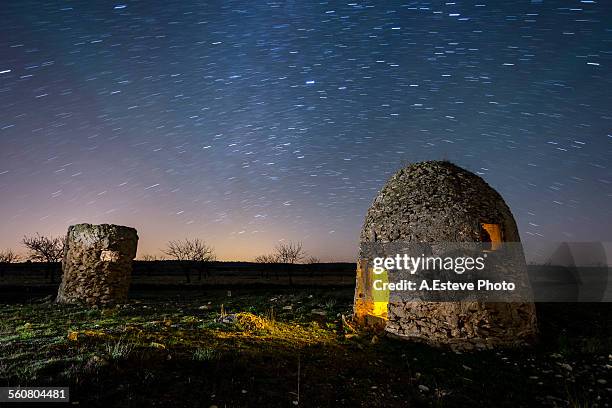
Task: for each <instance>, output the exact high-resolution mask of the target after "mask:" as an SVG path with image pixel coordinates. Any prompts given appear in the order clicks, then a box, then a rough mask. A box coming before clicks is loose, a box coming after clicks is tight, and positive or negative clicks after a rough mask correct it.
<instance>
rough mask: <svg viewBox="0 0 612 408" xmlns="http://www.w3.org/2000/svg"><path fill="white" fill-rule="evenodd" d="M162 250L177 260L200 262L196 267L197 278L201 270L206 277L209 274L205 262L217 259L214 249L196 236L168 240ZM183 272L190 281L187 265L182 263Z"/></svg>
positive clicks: (200, 278) (188, 281) (200, 274)
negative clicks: (193, 237)
mask: <svg viewBox="0 0 612 408" xmlns="http://www.w3.org/2000/svg"><path fill="white" fill-rule="evenodd" d="M163 252H164V254H166V255H168V256H169V257H171V258H172V259H175V260H177V261H192V262H198V263H200V264H201V265H200V267H199V268H198V272H199V277H198V279H199V280H202V271H203V270H204V271H205V272H206V276H207V277H208V276H209V275H210V274H209V270H208V267H207V263H208V262H212V261H215V260H216V259H217V257H216V256H215V251H214V249H213V248H212V247H211V246H209V245H207V244H206V242H204V241H201V240H200V239H198V238H195V239H185V240H177V241H169V242H168V244H167V246H166V249H165V250H164V251H163ZM184 272H185V278H186V279H187V283H190V282H191V276H190V268H189V265H187V264H185V265H184Z"/></svg>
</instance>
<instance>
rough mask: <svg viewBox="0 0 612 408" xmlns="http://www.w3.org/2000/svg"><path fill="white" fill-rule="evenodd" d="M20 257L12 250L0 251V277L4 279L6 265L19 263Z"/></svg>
mask: <svg viewBox="0 0 612 408" xmlns="http://www.w3.org/2000/svg"><path fill="white" fill-rule="evenodd" d="M20 260H21V257H20V256H19V255H18V254H17V253H16V252H14V251H13V250H12V249H5V250H3V251H0V277H2V278H4V271H5V269H6V266H7V264H10V263H13V262H19V261H20Z"/></svg>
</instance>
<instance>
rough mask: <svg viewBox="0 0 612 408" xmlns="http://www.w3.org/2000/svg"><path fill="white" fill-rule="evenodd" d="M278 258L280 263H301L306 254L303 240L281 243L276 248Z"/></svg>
mask: <svg viewBox="0 0 612 408" xmlns="http://www.w3.org/2000/svg"><path fill="white" fill-rule="evenodd" d="M275 254H276V258H277V259H278V262H280V263H288V264H295V263H299V262H300V261H301V260H302V259H304V257H305V256H306V252H304V249H303V248H302V243H301V242H287V243H281V244H278V245H277V246H276V249H275Z"/></svg>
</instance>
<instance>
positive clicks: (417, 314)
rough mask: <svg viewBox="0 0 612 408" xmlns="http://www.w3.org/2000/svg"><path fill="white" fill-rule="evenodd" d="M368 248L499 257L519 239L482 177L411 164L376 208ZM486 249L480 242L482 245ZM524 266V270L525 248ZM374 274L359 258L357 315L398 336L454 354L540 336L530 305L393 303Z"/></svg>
mask: <svg viewBox="0 0 612 408" xmlns="http://www.w3.org/2000/svg"><path fill="white" fill-rule="evenodd" d="M360 240H361V243H362V244H364V243H390V242H391V243H392V242H396V241H398V242H399V241H404V242H410V243H439V242H454V243H465V242H468V243H469V242H476V243H478V242H487V243H488V244H487V245H489V250H492V251H494V250H495V249H496V248H497V247H498V246H500V245H501V244H502V243H503V242H512V243H518V245H519V247H520V237H519V233H518V229H517V226H516V223H515V221H514V218H513V216H512V213H511V212H510V209H509V208H508V206H507V205H506V203H505V202H504V200H503V198H502V197H501V196H500V195H499V194H498V193H497V192H496V191H495V190H494V189H493V188H492V187H491V186H489V185H488V184H487V183H486V182H485V181H484V180H483V179H482V178H481V177H479V176H477V175H475V174H473V173H471V172H469V171H466V170H464V169H462V168H460V167H458V166H456V165H454V164H452V163H450V162H447V161H427V162H421V163H416V164H411V165H408V166H407V167H404V168H402V169H401V170H399V171H398V172H397V173H395V174H394V175H393V176H392V177H391V179H389V181H388V182H387V183H386V184H385V186H384V187H383V189H382V190H381V191H380V193H379V194H378V196H377V197H376V199H375V200H374V202H373V203H372V205H371V206H370V208H369V210H368V212H367V215H366V218H365V222H364V224H363V229H362V231H361V237H360ZM479 245H480V244H479ZM520 260H521V263H522V264H523V265H524V255H523V252H522V247H521V249H520ZM371 282H372V270H371V268H368V266H367V263H365V262H364V260H363V255H362V254H360V260H359V261H358V266H357V282H356V292H355V304H354V317H355V318H356V320H357V321H358V322H360V323H362V324H370V325H376V326H379V327H383V328H384V330H386V331H387V332H389V333H392V334H393V335H396V336H399V337H402V338H407V339H414V340H421V341H424V342H427V343H430V344H434V345H448V346H450V347H451V348H453V349H462V350H466V349H473V348H491V347H497V346H513V345H521V344H526V343H529V342H531V341H532V340H533V339H534V338H535V336H536V333H537V324H536V314H535V306H534V304H533V303H531V302H518V303H509V302H506V303H502V302H495V303H485V302H479V301H466V302H463V301H457V302H433V301H419V302H394V301H393V300H390V301H388V302H389V303H386V302H380V301H376V299H374V298H373V296H372V293H371Z"/></svg>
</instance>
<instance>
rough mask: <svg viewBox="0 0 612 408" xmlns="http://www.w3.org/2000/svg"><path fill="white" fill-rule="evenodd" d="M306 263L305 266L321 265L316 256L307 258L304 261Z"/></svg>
mask: <svg viewBox="0 0 612 408" xmlns="http://www.w3.org/2000/svg"><path fill="white" fill-rule="evenodd" d="M306 263H307V264H318V263H321V259H319V258H317V257H316V256H309V257H308V258H307V259H306Z"/></svg>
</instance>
